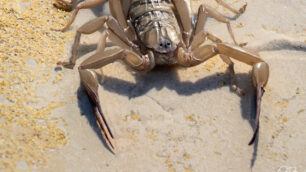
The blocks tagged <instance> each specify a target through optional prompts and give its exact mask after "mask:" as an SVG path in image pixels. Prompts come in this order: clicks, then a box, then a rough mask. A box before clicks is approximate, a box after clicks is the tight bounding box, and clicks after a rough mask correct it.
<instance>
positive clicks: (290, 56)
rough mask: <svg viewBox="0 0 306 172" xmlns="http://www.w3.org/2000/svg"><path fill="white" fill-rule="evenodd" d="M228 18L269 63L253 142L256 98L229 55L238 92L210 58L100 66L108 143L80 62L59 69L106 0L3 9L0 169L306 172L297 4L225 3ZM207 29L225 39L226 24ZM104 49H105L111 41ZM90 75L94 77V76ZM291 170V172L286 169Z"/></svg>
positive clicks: (304, 79) (83, 51) (293, 0)
mask: <svg viewBox="0 0 306 172" xmlns="http://www.w3.org/2000/svg"><path fill="white" fill-rule="evenodd" d="M226 2H228V3H229V4H231V5H232V6H233V7H234V8H235V9H239V8H240V7H241V6H242V5H244V3H246V2H247V3H248V6H247V8H246V11H245V12H244V13H243V14H241V15H240V16H239V17H238V18H236V19H233V18H232V17H233V16H234V15H233V14H232V13H231V12H230V11H228V10H226V9H224V8H223V7H221V6H220V5H218V4H217V3H216V2H215V1H214V0H206V1H204V0H192V1H191V2H190V4H191V9H192V11H193V13H196V12H197V9H198V7H199V5H200V4H202V3H204V4H206V5H209V6H211V7H213V8H215V9H216V10H217V11H218V12H220V13H222V14H223V15H224V16H227V17H228V18H229V20H230V22H231V26H232V28H233V32H234V35H235V37H236V40H237V42H238V43H245V42H246V43H247V46H246V47H245V48H247V49H250V50H252V51H255V52H257V53H258V54H259V55H260V56H261V58H262V59H264V60H265V61H266V62H267V63H268V64H269V65H270V79H269V83H268V85H267V86H266V92H265V94H264V96H263V100H262V111H261V118H260V122H261V123H260V130H259V137H258V139H256V142H255V144H254V145H253V146H248V145H247V144H248V142H249V140H250V139H251V137H252V134H253V128H252V127H253V125H254V118H255V117H254V115H255V101H254V92H253V91H254V90H253V86H252V80H251V73H250V71H251V67H250V66H248V65H246V64H244V63H241V62H238V61H236V60H234V62H235V71H236V73H237V80H238V86H239V87H240V88H242V89H243V91H245V93H246V94H245V95H244V96H240V95H238V94H236V93H235V92H233V91H232V90H231V88H230V77H229V74H228V73H227V65H226V64H225V63H224V62H223V61H222V60H221V59H220V57H219V56H216V57H214V58H212V59H210V60H208V61H207V62H205V63H203V64H200V65H198V66H195V67H191V68H181V67H178V68H173V67H172V68H167V67H159V68H156V69H155V70H153V71H150V72H148V73H145V74H144V73H138V72H135V71H132V70H131V69H129V68H128V67H126V65H125V64H124V63H122V62H115V63H112V64H110V65H107V66H106V67H104V68H103V73H104V75H105V76H104V80H103V81H102V80H101V81H100V83H101V86H100V88H99V94H100V101H101V104H102V108H103V111H104V113H105V115H106V118H107V120H108V122H109V124H110V127H111V129H112V131H113V134H114V136H115V139H113V140H112V142H113V143H114V146H115V150H114V151H111V150H110V148H109V147H108V146H107V144H106V142H105V140H104V138H103V136H102V135H101V133H100V129H99V127H98V125H97V123H96V121H95V117H94V114H93V112H92V109H91V105H90V103H89V100H88V98H87V95H86V93H85V90H84V88H83V87H81V86H80V79H79V73H78V70H77V67H75V68H74V69H73V70H71V69H67V68H62V69H60V68H56V62H57V61H58V60H60V59H68V58H69V57H70V51H71V46H72V43H73V39H74V34H75V31H76V29H77V28H78V27H79V26H81V25H82V24H83V23H85V22H86V21H89V20H91V19H94V18H96V17H97V16H101V15H103V14H108V11H109V9H108V5H104V6H103V7H97V8H94V9H86V10H81V11H80V13H79V15H78V16H77V18H76V21H75V22H74V24H73V25H72V26H71V27H70V29H69V30H68V31H67V32H65V33H61V32H56V31H52V28H53V29H54V28H62V27H64V26H65V24H66V23H67V22H68V20H69V18H70V16H71V12H63V11H60V10H57V9H56V8H54V7H53V6H52V3H51V1H45V2H44V1H37V0H33V1H26V0H16V1H14V0H12V1H9V0H1V2H0V64H1V65H0V171H17V170H19V171H47V172H49V171H50V172H53V171H58V172H68V171H74V172H83V171H84V172H85V171H93V172H95V171H103V172H104V171H118V172H119V171H120V172H125V171H140V172H145V171H148V172H149V171H152V172H153V171H178V172H180V171H185V172H192V171H194V172H203V171H204V172H206V171H207V172H208V171H217V172H219V171H220V172H223V171H233V172H237V171H239V172H240V171H241V172H245V171H253V172H257V171H258V172H259V171H286V170H287V172H293V171H294V170H296V171H298V172H306V159H305V157H306V127H305V126H306V125H305V124H306V22H305V21H306V1H305V0H269V1H266V0H256V1H255V0H243V1H242V0H239V1H237V0H229V1H226ZM206 29H207V30H208V31H209V32H210V33H213V34H214V35H216V36H217V37H219V38H221V39H222V40H223V41H224V42H229V43H232V41H231V38H230V36H229V34H228V32H227V28H226V25H225V24H224V23H220V22H217V21H216V20H214V19H213V18H208V21H207V23H206ZM101 33H102V31H100V32H96V33H94V34H91V35H84V36H82V38H81V46H80V49H79V56H80V59H79V60H78V61H77V65H76V66H78V65H79V64H80V63H81V62H82V61H83V60H84V59H86V58H87V57H89V56H90V55H92V54H93V53H94V50H95V49H96V46H97V43H98V41H99V39H100V35H101ZM108 45H111V44H110V43H108ZM97 72H100V71H99V70H97ZM288 170H289V171H288Z"/></svg>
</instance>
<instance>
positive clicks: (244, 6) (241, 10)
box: [239, 3, 248, 13]
mask: <svg viewBox="0 0 306 172" xmlns="http://www.w3.org/2000/svg"><path fill="white" fill-rule="evenodd" d="M247 6H248V3H245V4H244V5H243V6H242V7H241V8H240V9H239V13H243V12H244V11H245V9H246V7H247Z"/></svg>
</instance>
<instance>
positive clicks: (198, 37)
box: [56, 0, 269, 149]
mask: <svg viewBox="0 0 306 172" xmlns="http://www.w3.org/2000/svg"><path fill="white" fill-rule="evenodd" d="M105 1H106V0H85V1H83V2H80V3H79V4H78V5H77V6H76V9H75V10H74V12H73V14H72V17H71V19H70V21H69V22H68V24H67V25H66V26H65V27H64V28H63V29H61V30H60V31H62V32H64V31H66V30H67V29H68V28H69V26H70V25H71V24H72V23H73V21H74V19H75V17H76V15H77V14H78V12H79V10H80V9H86V8H93V7H96V6H99V5H101V4H103V3H105ZM216 1H217V2H218V3H219V4H220V5H222V6H223V7H225V8H226V9H228V10H230V11H231V12H233V13H235V15H236V16H238V15H240V14H241V13H242V12H244V10H245V8H246V6H247V4H245V5H243V6H242V7H241V8H240V9H239V10H235V9H234V8H232V7H231V6H230V5H228V4H227V3H225V2H223V0H216ZM56 2H57V5H58V6H61V5H62V6H63V7H65V8H67V7H69V6H71V5H72V3H67V1H66V0H56ZM109 7H110V10H111V16H101V17H97V18H95V19H93V20H91V21H89V22H87V23H85V24H83V25H82V26H81V27H79V28H78V29H77V32H76V35H75V39H74V43H73V46H72V55H71V58H70V59H69V61H59V62H58V64H59V65H62V66H64V67H69V68H73V67H74V66H75V62H76V60H77V51H78V48H79V44H80V38H81V35H82V34H91V33H94V32H96V31H98V30H100V29H101V28H103V26H104V25H105V24H106V25H107V28H106V29H105V30H104V31H103V33H102V35H101V38H100V40H99V43H98V45H97V49H96V52H95V53H94V54H93V55H92V56H90V57H89V58H87V59H86V60H85V61H84V62H82V63H81V64H80V66H79V67H78V70H79V74H80V79H81V83H82V84H83V86H84V87H85V89H86V92H87V94H88V96H89V98H90V100H91V102H92V108H93V112H94V114H95V117H96V119H97V122H98V125H99V126H100V129H101V132H102V134H103V136H104V137H105V139H106V141H107V143H108V144H109V145H110V146H111V148H112V149H114V146H113V145H112V142H111V139H110V137H111V138H112V139H114V136H113V134H112V132H111V130H110V127H109V125H108V124H107V121H106V119H105V116H104V114H103V112H102V108H101V104H100V100H99V95H98V76H97V74H96V72H95V71H94V70H95V69H100V68H102V67H103V66H105V65H108V64H110V63H112V62H114V61H116V60H121V61H123V62H124V63H125V64H126V65H128V66H129V67H131V68H132V69H134V70H136V71H141V72H147V71H150V70H152V69H153V68H154V67H155V66H156V65H179V66H183V67H191V66H195V65H198V64H201V63H203V62H205V61H206V60H208V59H210V58H212V57H214V56H215V55H220V57H221V59H222V60H223V61H224V62H225V63H226V64H228V68H229V71H230V73H231V77H230V78H231V88H232V89H233V90H234V91H236V92H237V93H238V94H243V91H242V90H241V89H239V88H238V87H237V85H236V79H235V73H234V63H233V62H232V60H231V58H233V59H236V60H238V61H241V62H243V63H246V64H247V65H251V66H252V67H253V68H252V80H253V86H254V91H255V95H256V119H255V128H254V132H253V136H252V138H251V140H250V142H249V145H252V144H253V143H254V141H255V139H256V136H257V133H258V130H259V116H260V106H261V99H262V96H263V93H264V87H265V85H266V84H267V82H268V78H269V65H268V64H267V63H266V62H264V61H263V60H262V59H261V58H260V56H259V55H258V54H256V53H254V52H251V51H249V50H247V49H245V48H242V46H239V45H238V44H237V42H236V40H235V37H234V34H233V31H232V28H231V25H230V22H229V20H228V19H227V18H226V17H224V16H223V15H221V14H220V13H219V12H216V11H215V10H214V9H213V8H211V7H209V6H206V5H204V4H202V5H200V7H199V9H198V13H197V15H196V18H194V19H193V18H192V16H191V12H190V7H189V3H188V1H187V0H109ZM69 8H70V7H69ZM208 15H209V16H211V17H212V18H214V19H215V20H217V21H219V22H222V23H224V24H226V25H227V30H228V32H229V34H230V36H231V39H232V40H233V42H234V44H229V43H225V42H222V40H221V39H219V38H217V37H216V36H214V35H213V34H211V33H209V32H207V31H205V30H204V28H205V23H206V20H207V17H208ZM107 38H108V39H109V40H110V41H111V42H113V43H114V44H116V45H118V47H119V48H114V49H105V46H106V39H107ZM207 40H210V41H211V43H209V44H204V42H206V41H207Z"/></svg>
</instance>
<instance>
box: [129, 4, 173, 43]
mask: <svg viewBox="0 0 306 172" xmlns="http://www.w3.org/2000/svg"><path fill="white" fill-rule="evenodd" d="M129 17H130V20H131V22H132V24H133V26H134V28H135V31H136V33H137V35H138V36H139V37H140V38H141V35H143V33H145V32H147V31H149V30H151V29H158V28H161V27H169V26H170V27H176V29H177V32H178V33H179V26H178V24H177V21H176V18H175V15H174V13H173V4H172V2H171V0H134V1H133V2H132V5H131V6H130V10H129ZM156 26H157V27H156Z"/></svg>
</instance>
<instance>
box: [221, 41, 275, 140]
mask: <svg viewBox="0 0 306 172" xmlns="http://www.w3.org/2000/svg"><path fill="white" fill-rule="evenodd" d="M217 49H218V52H219V53H220V54H224V55H226V56H230V57H232V58H234V59H237V60H239V61H241V62H244V63H246V64H249V65H252V66H253V71H252V76H253V77H252V78H253V85H254V88H255V90H256V121H255V130H254V134H253V137H252V139H251V140H250V142H249V145H252V144H253V143H254V141H255V139H256V136H257V133H258V130H259V116H260V106H261V98H262V96H263V93H264V86H265V85H266V84H267V82H268V78H269V65H268V64H267V63H266V62H264V61H263V60H262V59H260V58H259V56H258V55H257V54H254V53H251V52H249V51H246V50H245V49H243V48H241V47H238V46H234V45H229V44H225V43H218V44H217Z"/></svg>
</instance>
